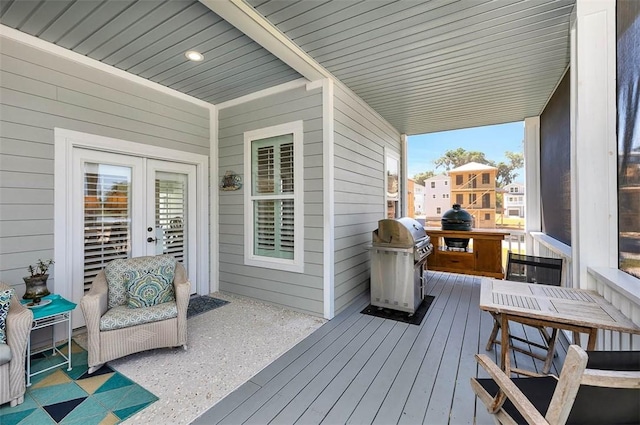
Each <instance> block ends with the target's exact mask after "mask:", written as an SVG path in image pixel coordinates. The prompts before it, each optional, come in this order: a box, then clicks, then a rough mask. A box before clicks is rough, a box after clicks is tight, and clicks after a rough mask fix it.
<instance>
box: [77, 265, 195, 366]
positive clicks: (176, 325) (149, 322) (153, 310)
mask: <svg viewBox="0 0 640 425" xmlns="http://www.w3.org/2000/svg"><path fill="white" fill-rule="evenodd" d="M168 257H169V258H168ZM169 259H172V257H170V256H166V255H162V256H155V257H136V258H130V259H126V260H114V261H112V262H111V263H109V264H107V266H106V267H105V269H104V270H102V271H101V272H100V273H99V274H98V275H97V276H96V277H95V279H94V280H93V282H92V285H91V290H90V291H89V292H88V293H87V294H86V295H85V296H84V297H83V298H82V300H81V301H80V307H81V309H82V313H83V314H84V318H85V322H86V326H87V337H88V352H89V359H88V364H89V373H90V374H91V373H93V372H95V371H96V370H98V369H99V368H100V367H101V366H102V365H103V364H104V363H106V362H108V361H110V360H114V359H117V358H120V357H123V356H126V355H129V354H133V353H137V352H140V351H145V350H151V349H154V348H162V347H177V346H183V347H184V348H185V349H186V348H187V345H186V344H187V308H188V306H189V295H190V289H191V284H190V282H189V280H188V279H187V273H186V270H185V268H184V266H183V265H182V264H180V263H175V260H173V264H175V274H174V278H173V291H174V294H175V301H171V302H164V303H162V304H160V305H154V306H151V307H144V308H129V307H128V306H127V305H126V303H125V301H123V298H122V294H120V296H121V298H120V299H118V298H117V297H116V296H114V293H115V292H117V291H118V290H120V291H121V290H122V288H119V289H118V288H117V286H118V285H119V286H120V287H121V286H122V282H120V283H118V282H114V281H117V279H118V276H120V275H121V274H122V273H125V272H127V271H133V272H135V271H139V270H148V269H153V268H155V267H157V266H158V264H166V262H167V261H168V260H169Z"/></svg>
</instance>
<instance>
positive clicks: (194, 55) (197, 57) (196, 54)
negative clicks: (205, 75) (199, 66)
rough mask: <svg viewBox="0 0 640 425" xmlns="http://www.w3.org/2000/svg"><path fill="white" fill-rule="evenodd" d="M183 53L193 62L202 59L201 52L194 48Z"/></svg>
mask: <svg viewBox="0 0 640 425" xmlns="http://www.w3.org/2000/svg"><path fill="white" fill-rule="evenodd" d="M184 55H185V56H186V57H187V59H189V60H190V61H194V62H200V61H201V60H203V59H204V56H202V53H200V52H196V51H195V50H189V51H188V52H185V53H184Z"/></svg>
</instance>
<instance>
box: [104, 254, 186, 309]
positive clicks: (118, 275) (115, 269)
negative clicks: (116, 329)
mask: <svg viewBox="0 0 640 425" xmlns="http://www.w3.org/2000/svg"><path fill="white" fill-rule="evenodd" d="M164 266H170V268H171V277H170V278H169V281H170V282H173V273H175V268H176V259H175V258H174V257H173V256H171V255H156V256H149V257H134V258H120V259H118V260H113V261H111V262H110V263H109V264H107V265H106V267H105V268H104V273H105V276H106V278H107V285H108V286H109V304H108V307H109V308H113V307H116V306H119V305H127V299H128V294H127V292H128V291H127V283H128V282H125V273H127V272H133V271H138V272H140V273H145V274H146V273H149V272H151V271H154V270H157V269H158V268H160V267H164Z"/></svg>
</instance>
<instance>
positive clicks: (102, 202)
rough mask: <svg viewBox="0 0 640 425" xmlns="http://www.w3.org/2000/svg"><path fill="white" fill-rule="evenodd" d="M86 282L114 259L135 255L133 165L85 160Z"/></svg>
mask: <svg viewBox="0 0 640 425" xmlns="http://www.w3.org/2000/svg"><path fill="white" fill-rule="evenodd" d="M83 173H84V176H83V183H84V213H83V217H84V286H85V291H86V290H88V289H89V286H90V284H91V282H92V281H93V278H94V277H95V276H96V275H97V274H98V272H99V271H100V270H102V269H103V268H104V266H105V265H106V264H107V263H108V262H109V261H111V260H115V259H117V258H129V257H130V256H131V243H130V236H131V168H129V167H120V166H114V165H105V164H96V163H89V162H88V163H85V164H84V170H83Z"/></svg>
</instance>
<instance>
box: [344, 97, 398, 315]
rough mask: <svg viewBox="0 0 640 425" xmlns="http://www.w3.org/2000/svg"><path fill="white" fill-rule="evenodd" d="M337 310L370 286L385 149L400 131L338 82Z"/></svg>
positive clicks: (381, 208) (381, 202) (392, 147)
mask: <svg viewBox="0 0 640 425" xmlns="http://www.w3.org/2000/svg"><path fill="white" fill-rule="evenodd" d="M334 105H335V134H334V138H335V149H334V167H335V194H334V197H335V241H334V256H335V257H334V262H335V280H334V282H335V294H334V295H335V311H336V314H338V313H339V312H340V311H342V310H343V309H344V308H345V307H346V306H348V305H349V304H350V303H351V301H353V300H354V299H355V298H356V297H357V296H358V295H360V294H362V293H363V292H364V291H366V290H367V289H368V288H369V274H370V273H369V253H368V252H367V250H366V246H367V245H368V244H370V243H371V232H372V231H373V230H375V229H376V228H377V227H378V220H380V219H381V218H384V213H385V211H386V208H385V205H384V202H385V197H384V194H385V188H384V181H385V179H384V152H385V149H389V150H390V151H392V152H395V153H396V154H398V155H399V152H400V134H399V133H398V132H396V131H395V130H393V129H392V128H391V127H390V126H389V125H388V124H387V123H386V122H384V121H383V120H381V119H380V118H379V117H378V116H377V115H376V114H374V113H372V112H371V111H369V110H368V109H366V108H365V107H363V105H362V104H361V103H360V102H359V101H358V100H357V99H356V98H354V97H353V95H352V94H351V93H347V92H345V91H343V90H342V89H340V88H336V90H335V101H334Z"/></svg>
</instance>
